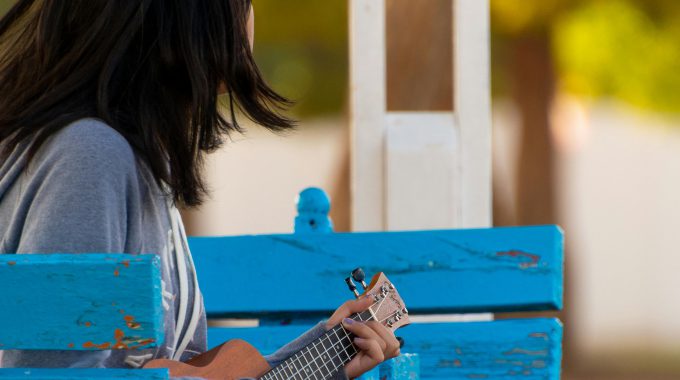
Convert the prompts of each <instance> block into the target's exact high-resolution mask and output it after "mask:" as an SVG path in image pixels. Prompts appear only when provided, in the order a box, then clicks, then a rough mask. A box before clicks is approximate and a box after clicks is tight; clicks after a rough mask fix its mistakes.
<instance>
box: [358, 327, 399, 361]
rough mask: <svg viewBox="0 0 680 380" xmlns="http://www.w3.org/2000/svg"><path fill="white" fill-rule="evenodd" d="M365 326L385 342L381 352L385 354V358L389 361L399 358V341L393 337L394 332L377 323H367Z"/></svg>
mask: <svg viewBox="0 0 680 380" xmlns="http://www.w3.org/2000/svg"><path fill="white" fill-rule="evenodd" d="M366 326H368V327H370V328H371V329H372V330H373V331H375V332H376V334H378V336H380V338H382V340H383V341H385V344H386V347H385V349H384V350H383V352H384V353H385V358H387V359H391V358H393V357H395V356H399V346H400V345H399V341H398V340H397V338H396V337H395V336H394V331H392V330H390V329H388V328H387V327H385V326H384V325H382V324H381V323H379V322H377V321H368V322H366Z"/></svg>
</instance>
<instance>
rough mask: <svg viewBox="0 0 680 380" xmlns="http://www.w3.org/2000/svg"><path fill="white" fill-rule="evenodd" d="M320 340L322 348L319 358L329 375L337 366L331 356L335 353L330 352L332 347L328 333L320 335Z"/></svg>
mask: <svg viewBox="0 0 680 380" xmlns="http://www.w3.org/2000/svg"><path fill="white" fill-rule="evenodd" d="M320 342H321V348H322V349H323V352H322V353H321V359H322V360H323V362H324V363H325V365H326V367H327V368H328V369H329V375H330V374H333V373H334V372H335V370H336V369H337V368H338V366H337V365H335V363H333V357H334V356H335V355H334V354H333V353H332V352H331V350H332V349H333V344H332V342H331V341H330V338H329V336H328V333H326V334H325V335H324V336H322V337H321V339H320Z"/></svg>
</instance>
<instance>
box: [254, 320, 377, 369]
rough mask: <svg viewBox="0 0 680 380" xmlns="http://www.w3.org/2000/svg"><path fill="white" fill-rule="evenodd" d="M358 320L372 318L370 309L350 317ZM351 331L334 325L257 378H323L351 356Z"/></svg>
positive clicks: (352, 350) (355, 351) (354, 348)
mask: <svg viewBox="0 0 680 380" xmlns="http://www.w3.org/2000/svg"><path fill="white" fill-rule="evenodd" d="M351 318H352V319H354V320H355V321H359V322H365V321H369V320H372V319H373V314H372V313H371V312H370V310H366V311H364V312H361V313H357V314H354V315H352V316H351ZM353 339H354V334H352V333H350V332H348V331H347V330H345V329H344V327H343V326H342V325H338V326H335V327H334V328H332V329H330V330H329V331H327V332H326V333H325V334H324V335H322V336H321V337H320V338H318V339H317V340H316V341H314V342H312V343H310V344H308V345H307V346H306V347H304V348H303V349H302V350H300V351H298V352H297V353H295V354H294V355H292V356H291V357H290V358H288V359H287V360H285V361H284V362H283V363H281V364H280V365H279V366H277V367H275V368H273V369H272V370H271V371H269V372H267V373H266V374H265V375H264V376H262V377H261V378H260V380H307V379H309V380H326V379H328V378H330V377H331V376H332V375H334V374H335V373H336V372H337V371H338V370H339V369H340V370H341V369H342V367H343V366H344V365H345V364H346V363H348V362H349V361H350V360H352V359H353V358H354V356H356V354H357V352H358V351H357V348H356V347H355V346H354V344H353Z"/></svg>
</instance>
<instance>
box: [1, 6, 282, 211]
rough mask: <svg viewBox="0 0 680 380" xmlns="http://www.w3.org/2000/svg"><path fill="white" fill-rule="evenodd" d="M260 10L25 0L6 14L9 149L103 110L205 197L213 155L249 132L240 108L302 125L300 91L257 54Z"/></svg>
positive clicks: (274, 122)
mask: <svg viewBox="0 0 680 380" xmlns="http://www.w3.org/2000/svg"><path fill="white" fill-rule="evenodd" d="M249 11H250V1H249V0H137V1H133V0H19V1H18V3H17V4H16V5H15V6H14V7H13V8H12V9H11V10H10V11H9V12H8V13H7V14H6V15H5V17H4V18H2V20H0V143H5V148H4V149H3V151H2V152H0V158H6V157H7V156H8V155H9V154H10V152H11V150H12V149H13V147H14V146H15V145H16V144H18V143H20V142H22V141H23V140H25V139H27V138H31V141H33V143H32V145H31V148H30V150H29V156H30V157H33V156H34V154H35V152H36V151H37V150H38V149H39V147H40V146H41V145H42V144H43V143H44V142H45V140H46V139H47V138H48V137H49V136H50V135H52V134H54V133H55V132H57V131H59V130H60V129H61V128H63V127H65V126H66V125H68V124H69V123H71V122H73V121H75V120H78V119H81V118H84V117H96V118H99V119H101V120H103V121H104V122H106V123H107V124H108V125H110V126H111V127H112V128H114V129H115V130H117V131H118V132H119V133H121V134H122V135H123V136H124V137H125V138H126V139H127V141H128V142H129V143H130V145H131V146H132V147H133V149H134V150H135V151H136V152H137V153H138V154H139V155H141V157H142V158H143V159H145V160H146V161H147V163H148V164H149V166H150V168H151V170H152V172H153V174H154V176H155V178H156V181H158V182H159V183H165V184H167V185H168V187H169V188H170V189H171V192H172V194H171V195H172V197H173V198H174V200H175V201H176V202H178V203H182V204H184V205H187V206H195V205H198V204H200V203H201V201H202V199H203V198H204V196H205V195H206V186H205V183H204V180H203V178H202V168H203V162H204V161H203V157H204V154H205V153H206V152H209V151H212V150H215V149H216V148H218V147H219V146H220V145H221V144H222V143H223V141H224V138H225V137H226V136H228V134H229V133H230V132H233V131H239V132H240V131H241V127H240V126H239V124H238V122H237V120H236V114H237V113H239V112H240V113H241V114H243V115H245V117H247V118H249V119H251V120H252V121H254V122H255V123H257V124H260V125H262V126H264V127H266V128H268V129H271V130H275V131H279V130H285V129H288V128H290V127H292V126H293V121H292V120H290V119H289V118H287V117H285V116H283V115H282V111H284V110H286V109H287V108H288V107H289V106H290V102H289V101H288V100H287V99H285V98H284V97H282V96H280V95H278V94H277V93H276V92H274V91H273V90H272V89H271V88H270V87H269V86H268V85H267V84H266V83H265V81H264V80H263V78H262V76H261V74H260V72H259V70H258V68H257V66H256V65H255V62H254V60H253V56H252V54H251V50H250V45H249V41H248V38H247V21H248V16H249ZM221 91H222V92H226V95H224V99H225V101H224V102H222V101H221V100H220V101H218V93H219V92H221ZM219 103H226V104H227V105H228V107H220V106H219ZM220 108H226V110H227V111H228V116H227V117H225V116H223V115H221V114H220V112H219V109H220Z"/></svg>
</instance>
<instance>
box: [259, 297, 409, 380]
mask: <svg viewBox="0 0 680 380" xmlns="http://www.w3.org/2000/svg"><path fill="white" fill-rule="evenodd" d="M385 299H386V298H383V299H381V300H380V302H379V303H374V304H372V305H371V306H369V308H368V310H370V311H371V312H372V313H373V315H375V313H377V312H378V311H379V310H380V307H382V303H383V301H385ZM376 304H378V309H377V310H375V311H374V310H373V309H372V307H373V306H375V305H376ZM398 313H399V311H396V312H394V313H392V314H390V315H388V316H387V317H386V318H383V319H381V320H379V321H378V322H380V323H382V322H384V321H386V320H387V319H390V318H391V317H393V316H395V315H397V314H398ZM372 317H373V316H371V317H369V319H367V320H366V321H370V320H371V318H372ZM355 318H359V319H361V314H360V313H357V314H356V317H355ZM355 318H352V319H353V320H357V319H355ZM362 322H363V320H362ZM339 326H340V328H341V329H342V331H343V332H344V333H345V338H348V339H350V337H349V334H347V330H345V328H344V327H343V326H342V325H339ZM329 331H333V333H334V334H335V335H336V337H337V338H338V339H340V340H342V339H344V338H340V336H339V335H338V334H337V332H336V331H334V330H332V329H331V330H329ZM323 338H324V337H323V336H322V337H321V339H323ZM329 341H330V340H329ZM350 344H351V347H352V348H354V350H355V352H354V353H353V354H349V353H348V352H347V350H346V349H345V347H343V351H344V352H345V355H346V356H347V357H348V358H351V355H354V354H358V352H356V351H357V350H356V348H355V347H354V344H353V343H352V340H351V339H350ZM312 346H313V347H314V349H315V350H316V351H317V352H319V349H318V348H317V347H316V343H314V342H312ZM322 347H323V345H322ZM305 348H307V347H305ZM323 348H324V351H323V353H329V352H328V350H329V349H330V348H333V345H331V347H330V348H328V349H326V348H325V347H323ZM308 351H309V352H310V353H311V350H309V349H308ZM301 352H302V350H300V351H298V352H297V353H296V354H294V355H293V356H292V357H291V359H293V361H295V360H297V361H298V362H299V363H300V364H302V362H301V361H300V360H299V359H296V358H295V357H296V356H298V354H300V353H301ZM303 355H304V354H302V355H300V356H303ZM340 355H341V352H337V350H336V355H334V356H331V359H330V360H328V361H326V363H323V365H324V366H325V367H326V368H328V365H327V363H333V366H334V368H333V370H332V371H331V372H330V373H329V374H328V375H330V374H332V373H335V371H336V370H337V369H338V368H340V367H342V366H343V365H345V364H346V363H342V364H340V365H339V366H335V364H334V362H333V359H336V358H340ZM317 358H318V357H317ZM352 359H353V358H352ZM284 363H285V362H284ZM312 363H314V364H315V365H316V366H317V368H318V369H316V370H314V371H313V372H312V373H311V374H310V375H314V378H315V379H316V374H317V372H320V373H321V375H322V376H323V375H324V373H323V371H322V368H321V366H319V365H318V364H316V359H313V360H312V361H310V362H309V363H307V364H306V365H304V366H303V367H302V368H299V369H297V368H296V369H297V371H296V372H294V373H293V374H292V375H291V376H293V378H294V377H295V376H297V375H300V373H301V372H302V371H303V370H304V369H305V368H306V367H307V366H310V365H311V364H312ZM278 368H279V367H278V366H277V367H276V368H274V369H273V370H272V371H271V372H275V371H276V370H277V369H278ZM291 372H292V371H291ZM279 373H280V370H279ZM273 374H274V375H276V376H277V377H278V375H277V374H276V373H273ZM322 378H323V377H322Z"/></svg>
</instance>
